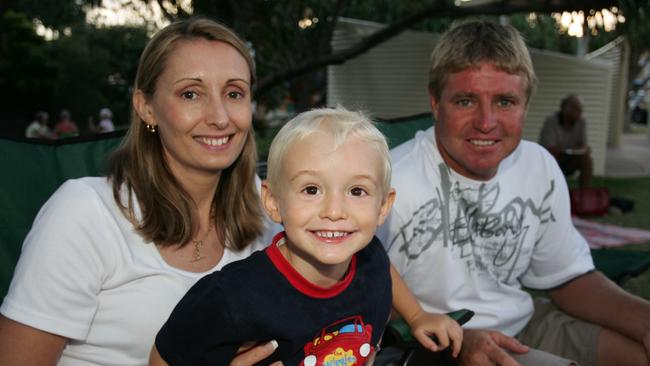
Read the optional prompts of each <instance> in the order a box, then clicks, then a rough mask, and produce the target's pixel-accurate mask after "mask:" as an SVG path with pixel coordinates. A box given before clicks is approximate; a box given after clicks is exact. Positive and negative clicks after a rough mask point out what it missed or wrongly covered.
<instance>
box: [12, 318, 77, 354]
mask: <svg viewBox="0 0 650 366" xmlns="http://www.w3.org/2000/svg"><path fill="white" fill-rule="evenodd" d="M67 341H68V340H67V338H65V337H61V336H58V335H55V334H52V333H48V332H44V331H42V330H38V329H36V328H32V327H30V326H27V325H25V324H22V323H18V322H16V321H14V320H11V319H9V318H7V317H5V316H2V315H0V365H21V366H32V365H34V366H37V365H38V366H41V365H54V364H56V362H57V361H58V360H59V357H61V353H62V352H63V348H64V347H65V345H66V343H67Z"/></svg>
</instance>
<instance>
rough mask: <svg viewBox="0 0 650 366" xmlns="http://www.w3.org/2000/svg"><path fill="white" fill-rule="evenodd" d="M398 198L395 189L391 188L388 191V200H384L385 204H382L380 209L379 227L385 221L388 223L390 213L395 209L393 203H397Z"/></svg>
mask: <svg viewBox="0 0 650 366" xmlns="http://www.w3.org/2000/svg"><path fill="white" fill-rule="evenodd" d="M396 196H397V193H396V192H395V188H391V189H390V190H389V191H388V194H387V195H386V198H384V202H382V203H381V208H380V209H379V221H378V222H377V226H381V225H382V224H383V223H384V221H386V218H387V217H388V214H389V213H390V209H391V208H392V207H393V203H395V197H396Z"/></svg>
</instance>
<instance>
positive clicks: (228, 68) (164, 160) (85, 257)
mask: <svg viewBox="0 0 650 366" xmlns="http://www.w3.org/2000/svg"><path fill="white" fill-rule="evenodd" d="M254 75H255V73H254V64H253V60H252V59H251V56H250V54H249V52H248V48H247V47H246V45H245V43H244V42H242V40H241V39H239V38H238V37H237V36H236V35H235V34H234V33H233V32H232V31H230V30H229V29H228V28H226V27H225V26H222V25H220V24H217V23H215V22H213V21H210V20H207V19H189V20H184V21H181V22H177V23H173V24H171V25H169V26H167V27H166V28H164V29H163V30H161V31H159V32H158V33H157V34H156V35H155V36H154V37H153V38H152V39H151V41H150V42H149V44H148V45H147V46H146V48H145V50H144V51H143V53H142V56H141V58H140V63H139V65H138V70H137V75H136V80H135V85H134V93H133V108H134V113H133V117H132V122H131V126H130V128H129V131H128V133H127V136H126V137H125V140H124V142H123V145H122V146H121V147H120V148H119V149H118V151H117V152H116V153H115V155H114V156H113V157H112V159H111V162H110V166H109V170H108V176H107V177H86V178H81V179H75V180H70V181H68V182H66V183H65V184H63V185H62V186H61V187H60V188H59V189H58V190H57V191H56V192H55V193H54V195H53V196H52V197H51V198H50V199H49V200H48V202H47V203H46V204H45V205H44V206H43V208H42V209H41V211H40V212H39V214H38V215H37V217H36V219H35V222H34V225H33V227H32V230H31V231H30V233H29V234H28V236H27V238H26V239H25V243H24V245H23V249H22V253H21V256H20V260H19V262H18V264H17V266H16V270H15V273H14V277H13V279H12V283H11V286H10V289H9V292H8V294H7V296H6V297H5V299H4V302H3V303H2V307H1V308H0V312H1V313H2V316H0V364H1V365H53V364H58V365H144V364H146V362H147V359H148V356H149V351H150V350H151V347H152V344H153V342H154V337H155V334H156V332H157V331H158V330H159V328H160V326H161V325H162V324H163V322H164V321H165V319H167V317H168V316H169V313H170V312H171V310H172V309H173V307H174V305H176V303H177V302H178V300H179V299H180V298H181V297H182V296H183V295H184V294H185V292H186V291H187V290H188V289H189V288H190V287H191V286H192V285H193V284H194V283H195V282H196V281H197V280H198V279H199V278H201V277H203V276H204V275H206V274H208V273H210V272H213V271H214V270H217V269H220V268H222V267H223V266H224V265H225V264H227V263H230V262H232V261H235V260H238V259H241V258H244V257H246V256H248V255H249V254H250V253H251V252H252V251H253V250H255V249H260V248H263V247H264V246H265V245H266V243H268V242H270V239H271V235H272V233H273V232H274V231H275V229H270V228H268V227H266V224H270V223H265V221H264V216H263V212H262V208H261V204H260V200H259V195H258V188H257V184H256V182H257V183H258V184H259V180H258V179H257V178H256V176H255V162H256V148H255V140H254V138H253V135H252V131H251V130H250V127H251V115H252V110H251V89H252V87H253V84H254V80H255V78H254ZM263 233H268V234H269V235H268V237H266V238H264V237H261V236H260V235H262V234H263ZM273 350H274V346H273V344H272V343H268V344H266V345H262V346H260V347H257V348H255V349H254V350H252V351H250V352H247V353H246V354H244V355H243V356H242V357H241V358H238V359H237V360H234V361H233V364H237V365H252V364H253V363H255V362H256V361H259V360H261V359H263V358H264V357H266V356H268V354H269V353H270V352H272V351H273Z"/></svg>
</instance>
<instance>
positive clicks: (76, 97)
mask: <svg viewBox="0 0 650 366" xmlns="http://www.w3.org/2000/svg"><path fill="white" fill-rule="evenodd" d="M60 35H61V36H60V37H59V38H58V39H55V40H52V41H45V40H44V39H43V38H41V37H40V36H38V35H37V34H36V33H35V31H34V26H33V23H32V22H31V21H30V20H29V19H28V18H27V17H26V16H25V15H24V14H20V13H17V12H14V11H11V10H9V11H7V12H5V13H4V14H3V15H2V18H1V20H0V54H2V55H3V57H1V58H0V103H1V104H0V113H2V114H3V116H5V118H2V120H1V121H2V122H0V123H2V124H4V125H0V128H2V130H3V131H4V132H5V134H9V135H19V134H22V131H23V130H24V128H25V126H26V125H27V123H28V122H29V121H30V119H31V116H32V115H33V114H34V112H35V111H36V110H45V111H47V112H49V114H50V121H51V122H56V117H57V116H58V112H59V110H60V109H63V108H66V109H68V110H70V111H71V112H72V117H73V120H75V121H76V122H77V124H78V125H79V127H80V128H82V129H84V128H85V127H86V126H87V123H86V122H87V118H88V116H94V118H95V121H96V120H97V118H98V117H97V112H98V111H99V109H100V108H103V107H109V108H111V110H113V113H114V116H115V119H114V122H115V123H116V124H126V123H128V115H129V110H130V84H131V83H132V81H133V79H134V77H135V70H136V67H137V63H138V58H139V55H140V52H141V51H142V49H143V48H144V45H145V44H146V42H147V40H148V37H147V34H146V30H145V29H144V28H138V27H109V28H96V27H94V26H91V25H88V24H85V23H80V24H77V25H74V26H72V27H70V32H69V35H65V34H64V33H60Z"/></svg>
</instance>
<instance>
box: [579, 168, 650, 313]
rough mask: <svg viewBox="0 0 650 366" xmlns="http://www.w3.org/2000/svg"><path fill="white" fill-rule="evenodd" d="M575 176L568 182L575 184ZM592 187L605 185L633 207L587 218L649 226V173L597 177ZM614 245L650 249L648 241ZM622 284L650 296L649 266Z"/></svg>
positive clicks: (646, 227)
mask: <svg viewBox="0 0 650 366" xmlns="http://www.w3.org/2000/svg"><path fill="white" fill-rule="evenodd" d="M575 183H576V182H575V181H574V180H569V186H570V187H573V186H575ZM593 186H595V187H607V188H608V189H609V192H610V195H611V197H623V198H628V199H631V200H633V201H634V210H632V211H631V212H628V213H625V214H613V215H607V216H604V217H598V218H591V219H590V220H593V221H596V222H602V223H607V224H613V225H620V226H625V227H633V228H638V229H644V230H650V177H640V178H604V177H596V178H595V179H594V181H593ZM617 249H624V250H634V251H647V252H650V242H648V243H643V244H632V245H627V246H624V247H621V248H617ZM623 288H625V289H626V290H628V291H629V292H631V293H633V294H636V295H639V296H641V297H643V298H645V299H647V300H650V270H646V271H645V272H644V273H642V274H640V275H638V276H636V277H633V278H628V279H627V280H625V281H624V282H623Z"/></svg>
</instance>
